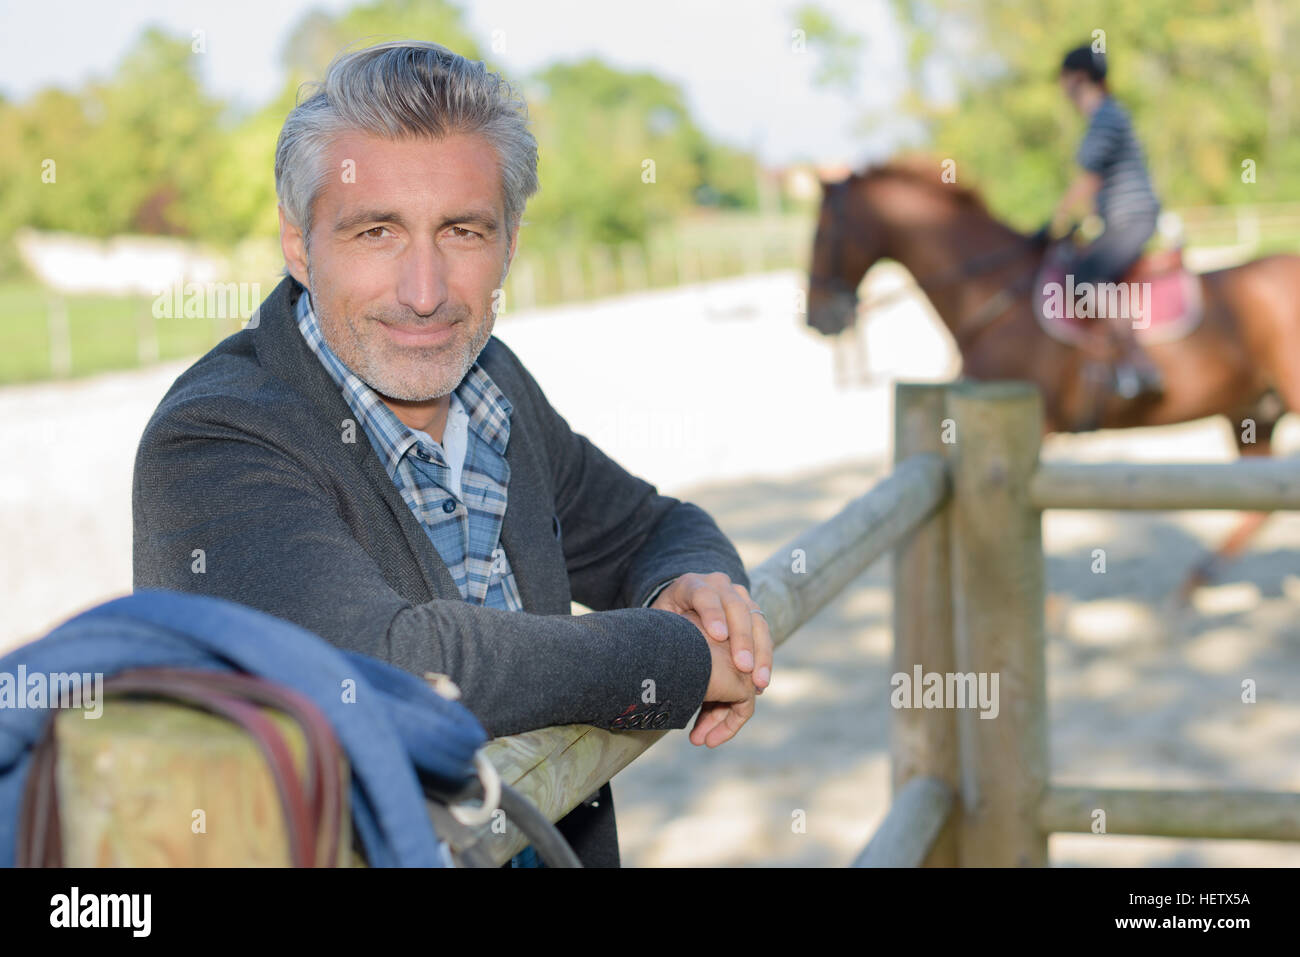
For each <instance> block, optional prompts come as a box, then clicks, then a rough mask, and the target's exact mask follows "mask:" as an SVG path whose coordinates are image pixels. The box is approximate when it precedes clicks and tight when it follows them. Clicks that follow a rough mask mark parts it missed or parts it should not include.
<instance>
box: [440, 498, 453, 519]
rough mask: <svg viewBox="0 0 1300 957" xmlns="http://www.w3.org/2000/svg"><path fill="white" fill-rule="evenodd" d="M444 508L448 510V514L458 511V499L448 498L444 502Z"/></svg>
mask: <svg viewBox="0 0 1300 957" xmlns="http://www.w3.org/2000/svg"><path fill="white" fill-rule="evenodd" d="M442 510H443V511H444V512H446V513H447V514H448V515H450V514H451V513H452V512H454V511H456V500H455V499H451V498H449V499H447V500H446V501H445V502H443V503H442Z"/></svg>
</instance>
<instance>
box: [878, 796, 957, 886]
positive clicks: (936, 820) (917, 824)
mask: <svg viewBox="0 0 1300 957" xmlns="http://www.w3.org/2000/svg"><path fill="white" fill-rule="evenodd" d="M955 804H956V799H955V795H954V792H953V789H952V788H951V787H950V786H949V785H948V784H947V783H946V782H944V781H940V780H939V779H938V778H930V777H924V776H920V777H914V778H912V779H910V780H909V781H908V782H907V783H906V784H905V785H903V787H902V789H901V790H900V791H898V792H897V793H896V794H895V795H894V801H893V803H892V804H891V805H890V807H889V813H888V814H886V815H885V819H884V820H883V821H882V822H881V823H880V827H878V828H877V829H876V833H875V835H873V836H872V838H871V841H870V843H868V844H867V846H866V847H865V848H864V849H863V851H862V853H861V854H859V855H858V858H857V860H855V861H854V862H853V866H854V867H920V866H921V864H922V863H923V862H925V861H926V859H927V856H928V855H929V853H930V848H931V847H932V846H933V844H934V841H935V840H936V838H937V837H938V836H939V834H940V832H941V831H942V830H943V828H944V822H945V821H947V819H948V815H949V814H950V813H952V811H953V810H954V805H955Z"/></svg>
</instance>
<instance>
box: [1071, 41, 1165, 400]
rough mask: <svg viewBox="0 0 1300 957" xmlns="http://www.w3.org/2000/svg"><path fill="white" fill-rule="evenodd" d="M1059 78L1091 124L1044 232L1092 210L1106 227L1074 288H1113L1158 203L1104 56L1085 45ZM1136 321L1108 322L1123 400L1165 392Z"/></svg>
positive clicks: (1080, 261)
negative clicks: (1104, 285)
mask: <svg viewBox="0 0 1300 957" xmlns="http://www.w3.org/2000/svg"><path fill="white" fill-rule="evenodd" d="M1059 79H1060V83H1061V88H1062V90H1063V91H1064V92H1065V95H1066V97H1067V98H1069V100H1070V102H1071V103H1073V104H1074V106H1075V108H1076V109H1078V110H1079V112H1080V113H1082V114H1083V115H1084V116H1086V117H1087V118H1088V130H1087V132H1086V133H1085V135H1084V137H1083V142H1082V143H1081V144H1080V145H1079V151H1078V153H1077V154H1075V160H1076V162H1077V163H1078V165H1079V166H1080V167H1081V170H1082V171H1081V172H1080V174H1079V175H1078V176H1076V177H1075V180H1074V182H1073V183H1071V184H1070V187H1069V189H1067V190H1066V192H1065V195H1064V196H1063V197H1062V198H1061V201H1060V203H1058V204H1057V207H1056V209H1055V211H1054V212H1053V214H1052V220H1051V223H1050V224H1049V226H1048V232H1049V235H1052V236H1060V235H1062V234H1063V233H1065V232H1066V231H1067V230H1068V228H1069V224H1070V223H1071V222H1073V221H1074V219H1075V214H1076V213H1077V212H1078V211H1079V210H1080V208H1081V207H1082V208H1086V207H1087V206H1088V205H1093V206H1094V208H1095V211H1096V213H1097V215H1098V216H1099V217H1100V218H1101V220H1102V222H1103V223H1104V224H1105V229H1104V231H1103V232H1102V233H1101V235H1100V236H1099V237H1097V239H1095V240H1094V241H1093V242H1092V243H1090V244H1089V245H1088V246H1087V247H1085V248H1084V249H1083V250H1081V252H1080V254H1079V256H1078V258H1077V259H1076V260H1075V262H1074V263H1073V264H1072V266H1071V271H1072V273H1073V274H1074V283H1075V288H1087V287H1086V286H1083V283H1109V282H1118V281H1119V279H1120V277H1121V276H1123V275H1124V273H1125V272H1126V271H1127V270H1128V269H1129V267H1131V266H1132V265H1133V264H1134V263H1135V262H1136V261H1137V260H1138V257H1139V256H1140V255H1141V252H1142V248H1143V246H1145V245H1146V242H1147V240H1148V239H1150V238H1151V236H1152V234H1153V233H1154V232H1155V229H1156V217H1157V215H1158V214H1159V212H1160V203H1159V201H1158V200H1157V199H1156V196H1155V193H1154V191H1153V190H1152V188H1151V180H1150V178H1149V177H1148V175H1147V169H1146V163H1145V161H1144V160H1143V156H1142V148H1141V146H1140V145H1139V144H1138V140H1137V137H1136V136H1135V135H1134V133H1133V124H1132V122H1131V121H1130V120H1129V116H1128V113H1127V112H1126V111H1125V110H1124V108H1123V107H1122V106H1120V105H1119V103H1118V102H1117V101H1116V100H1115V98H1114V97H1113V96H1112V95H1111V93H1110V90H1109V89H1108V88H1107V86H1106V56H1105V54H1104V53H1098V52H1096V51H1094V50H1093V49H1092V48H1091V47H1089V46H1081V47H1078V48H1076V49H1074V50H1071V51H1070V52H1069V53H1067V54H1066V55H1065V58H1064V60H1063V61H1062V62H1061V70H1060V76H1059ZM1101 298H1102V297H1098V300H1099V301H1100V300H1101ZM1147 307H1148V308H1149V304H1147ZM1133 318H1134V317H1129V316H1110V317H1108V320H1109V321H1108V322H1107V328H1108V329H1109V330H1110V332H1111V335H1112V341H1113V342H1114V344H1115V346H1116V349H1117V351H1118V353H1119V361H1118V363H1117V365H1116V367H1115V389H1116V391H1117V392H1118V393H1119V394H1120V395H1121V396H1123V397H1125V398H1137V397H1138V396H1142V395H1148V396H1150V395H1158V394H1159V393H1161V392H1162V391H1163V388H1164V387H1163V383H1162V380H1161V376H1160V372H1159V370H1158V369H1157V368H1156V366H1155V364H1154V363H1153V362H1152V361H1151V359H1150V358H1149V357H1148V356H1147V354H1146V353H1145V352H1144V351H1143V350H1142V348H1141V346H1139V345H1138V342H1137V338H1136V337H1135V336H1134V333H1133V323H1132V319H1133Z"/></svg>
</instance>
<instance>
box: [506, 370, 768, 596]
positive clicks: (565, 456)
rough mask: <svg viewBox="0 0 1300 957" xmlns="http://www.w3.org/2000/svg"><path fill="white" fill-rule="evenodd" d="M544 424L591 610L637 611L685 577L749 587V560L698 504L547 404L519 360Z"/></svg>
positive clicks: (564, 520)
mask: <svg viewBox="0 0 1300 957" xmlns="http://www.w3.org/2000/svg"><path fill="white" fill-rule="evenodd" d="M511 356H512V357H513V358H514V363H515V366H516V368H517V370H518V372H519V374H520V376H521V377H522V380H523V384H524V387H525V389H526V391H527V393H528V399H529V403H528V405H529V408H530V409H531V410H532V412H533V413H534V414H535V415H536V416H537V417H538V418H539V420H540V429H541V433H542V435H543V436H544V441H545V446H546V450H547V453H548V455H549V457H550V464H551V472H552V477H553V481H554V495H555V503H556V514H557V515H558V516H559V520H560V528H561V531H562V535H561V540H562V544H563V548H564V558H565V564H566V568H567V570H568V573H569V585H570V590H571V592H572V594H573V597H574V598H575V599H577V600H578V601H580V602H582V604H584V605H586V606H587V607H588V608H592V609H595V610H598V611H600V610H605V609H609V608H637V607H641V606H642V605H644V604H647V603H648V601H649V600H650V598H651V597H652V596H653V595H655V594H656V593H657V592H658V591H659V589H660V588H661V587H663V586H664V585H666V584H668V583H669V582H670V581H671V580H672V579H674V578H677V577H679V576H681V575H684V574H686V573H688V572H699V573H703V574H707V573H710V572H718V571H720V572H725V573H726V574H727V575H729V576H730V577H731V580H732V581H734V582H739V583H740V584H742V585H744V586H745V587H746V588H748V587H749V576H748V575H747V574H746V573H745V565H744V562H742V561H741V560H740V555H739V554H738V553H737V552H736V548H735V546H734V545H732V543H731V541H730V540H729V539H728V538H727V536H726V535H724V534H723V533H722V531H721V529H719V528H718V525H717V523H716V522H715V521H714V520H713V518H712V517H711V516H710V515H709V514H708V513H707V512H705V511H704V510H703V509H701V508H700V507H699V506H697V505H693V504H691V503H690V502H683V501H680V500H679V499H676V498H673V497H671V496H667V495H660V494H659V492H658V490H657V489H656V488H655V486H653V485H651V484H650V483H649V482H647V481H645V480H644V479H641V478H638V477H637V476H635V475H632V474H631V473H629V472H628V471H627V470H626V469H624V468H623V467H622V466H621V465H619V464H618V463H617V462H615V461H614V460H613V459H611V458H610V457H609V456H608V455H606V454H605V453H604V452H602V451H601V450H600V449H599V448H597V447H596V446H595V445H594V444H593V443H592V442H591V441H590V440H589V439H588V438H587V437H586V436H585V435H582V434H580V433H578V432H574V431H573V429H571V428H570V427H569V423H568V422H567V421H566V420H565V418H564V417H563V416H562V415H560V413H559V412H557V411H556V410H555V408H554V407H552V406H551V404H550V402H549V401H547V399H546V395H545V393H544V392H543V391H542V388H541V386H540V385H538V383H537V381H536V380H535V379H534V378H533V376H532V374H531V373H529V372H528V370H527V369H526V368H524V366H523V363H521V362H519V360H518V358H517V357H514V355H513V353H511Z"/></svg>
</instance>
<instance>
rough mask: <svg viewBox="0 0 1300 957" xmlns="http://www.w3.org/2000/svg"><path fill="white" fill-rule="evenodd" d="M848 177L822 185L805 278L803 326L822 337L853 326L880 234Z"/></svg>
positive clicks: (854, 181)
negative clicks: (861, 287) (805, 318)
mask: <svg viewBox="0 0 1300 957" xmlns="http://www.w3.org/2000/svg"><path fill="white" fill-rule="evenodd" d="M862 184H863V180H862V179H861V178H860V177H858V176H856V175H854V176H850V177H849V178H848V179H844V180H840V181H838V182H833V183H826V182H824V183H822V206H821V213H820V214H819V216H818V219H817V234H816V237H815V238H814V239H813V251H812V264H811V266H810V268H809V275H808V325H809V326H811V327H812V328H814V329H816V330H817V331H818V332H820V333H822V334H823V335H828V336H833V335H836V334H837V333H840V332H843V331H844V330H845V329H847V328H848V327H849V326H851V325H853V324H854V322H856V321H857V314H858V285H859V283H861V282H862V277H863V276H865V275H866V274H867V270H868V269H870V268H871V267H872V266H873V265H874V264H875V262H876V260H878V259H880V257H881V255H882V254H883V250H882V248H881V245H880V243H881V231H880V229H879V228H874V227H878V225H879V224H876V223H873V222H872V216H871V213H870V210H869V209H867V208H866V206H865V204H864V202H863V199H862V191H861V189H860V187H861V186H862Z"/></svg>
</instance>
